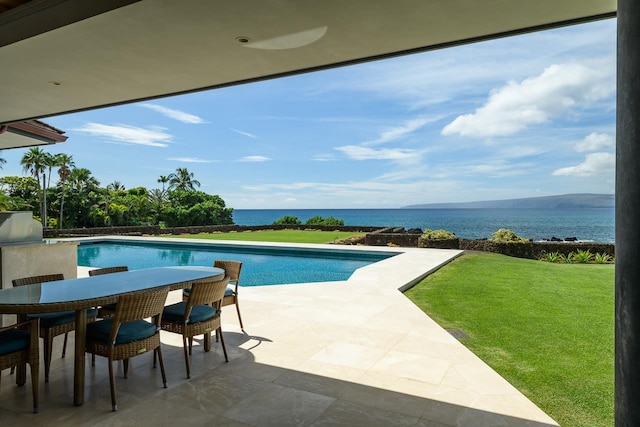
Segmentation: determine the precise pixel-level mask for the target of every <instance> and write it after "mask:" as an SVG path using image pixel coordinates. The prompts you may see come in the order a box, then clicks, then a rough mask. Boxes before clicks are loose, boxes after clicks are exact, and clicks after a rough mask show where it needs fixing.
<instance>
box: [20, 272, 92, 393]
mask: <svg viewBox="0 0 640 427" xmlns="http://www.w3.org/2000/svg"><path fill="white" fill-rule="evenodd" d="M56 280H64V275H63V274H61V273H58V274H45V275H42V276H30V277H23V278H20V279H13V280H12V283H13V286H24V285H33V284H36V283H44V282H53V281H56ZM97 315H98V312H97V310H87V321H93V320H95V319H96V316H97ZM27 319H38V320H39V321H40V334H39V335H40V338H42V340H43V341H44V342H43V344H44V381H45V382H49V370H50V367H51V353H52V352H53V338H55V337H57V336H58V335H62V334H64V344H63V345H62V357H64V356H65V354H66V351H67V338H68V334H69V332H71V331H73V330H74V329H75V326H76V313H75V311H60V312H57V313H41V314H28V315H27Z"/></svg>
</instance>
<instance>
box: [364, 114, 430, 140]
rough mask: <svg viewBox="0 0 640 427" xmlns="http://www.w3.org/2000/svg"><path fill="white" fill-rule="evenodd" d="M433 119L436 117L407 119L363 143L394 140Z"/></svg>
mask: <svg viewBox="0 0 640 427" xmlns="http://www.w3.org/2000/svg"><path fill="white" fill-rule="evenodd" d="M435 120H437V119H428V118H425V117H422V118H417V119H412V120H407V121H405V122H404V123H403V124H402V125H400V126H395V127H392V128H390V129H387V130H385V131H384V132H382V133H381V134H380V136H379V137H378V138H377V139H375V140H373V141H368V142H366V143H365V144H366V145H374V144H383V143H385V142H389V141H394V140H396V139H399V138H403V137H405V136H407V135H409V134H411V133H412V132H414V131H416V130H418V129H420V128H421V127H423V126H424V125H426V124H427V123H430V122H433V121H435Z"/></svg>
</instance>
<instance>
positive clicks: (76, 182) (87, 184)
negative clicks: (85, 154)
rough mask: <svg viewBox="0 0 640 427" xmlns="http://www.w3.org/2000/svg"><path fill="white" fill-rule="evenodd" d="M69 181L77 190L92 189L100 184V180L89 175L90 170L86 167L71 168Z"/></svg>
mask: <svg viewBox="0 0 640 427" xmlns="http://www.w3.org/2000/svg"><path fill="white" fill-rule="evenodd" d="M69 182H70V183H71V185H72V187H73V188H74V189H75V190H77V191H78V192H82V191H87V190H92V189H94V188H96V187H98V186H99V185H100V182H99V181H98V180H97V179H96V178H94V177H93V176H91V171H90V170H89V169H87V168H79V169H73V170H72V171H71V175H70V176H69Z"/></svg>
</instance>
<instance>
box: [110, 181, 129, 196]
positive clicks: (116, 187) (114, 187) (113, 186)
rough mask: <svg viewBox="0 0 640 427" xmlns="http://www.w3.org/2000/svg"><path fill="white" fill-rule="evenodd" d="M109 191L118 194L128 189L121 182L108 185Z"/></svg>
mask: <svg viewBox="0 0 640 427" xmlns="http://www.w3.org/2000/svg"><path fill="white" fill-rule="evenodd" d="M107 190H109V191H113V192H116V193H117V192H118V191H124V190H126V189H125V188H124V185H122V183H121V182H120V181H113V182H112V183H111V184H109V185H107Z"/></svg>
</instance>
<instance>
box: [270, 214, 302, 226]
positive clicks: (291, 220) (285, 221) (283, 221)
mask: <svg viewBox="0 0 640 427" xmlns="http://www.w3.org/2000/svg"><path fill="white" fill-rule="evenodd" d="M273 224H274V225H300V224H302V221H300V220H299V219H298V217H297V216H293V215H285V216H283V217H282V218H280V219H279V220H277V221H274V222H273Z"/></svg>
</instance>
